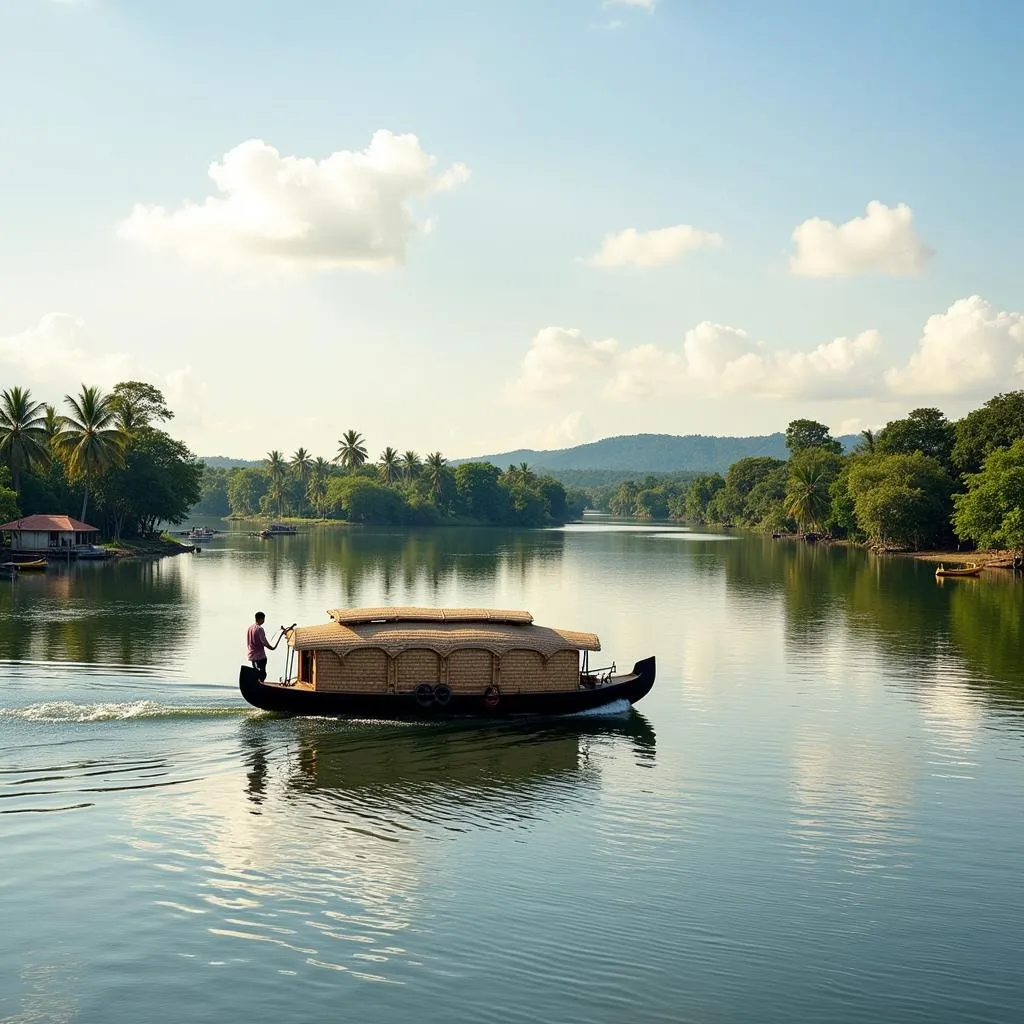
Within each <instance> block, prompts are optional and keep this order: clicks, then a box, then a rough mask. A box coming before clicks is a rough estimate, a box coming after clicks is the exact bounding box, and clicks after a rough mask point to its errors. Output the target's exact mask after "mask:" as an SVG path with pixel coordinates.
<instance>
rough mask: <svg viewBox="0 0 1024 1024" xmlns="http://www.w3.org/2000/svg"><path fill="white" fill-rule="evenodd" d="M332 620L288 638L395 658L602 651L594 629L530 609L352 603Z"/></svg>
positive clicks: (305, 645) (306, 646)
mask: <svg viewBox="0 0 1024 1024" xmlns="http://www.w3.org/2000/svg"><path fill="white" fill-rule="evenodd" d="M329 614H330V616H331V618H332V619H334V621H333V622H327V623H324V624H323V625H322V626H299V627H297V628H296V629H294V630H292V632H291V634H290V637H289V642H290V643H291V646H292V647H294V648H295V650H297V651H309V650H330V651H334V652H335V653H336V654H338V655H341V656H342V657H344V655H346V654H348V653H349V652H350V651H354V650H360V649H365V648H367V647H376V648H379V649H380V650H383V651H385V652H386V653H387V654H388V655H390V656H392V657H394V656H395V655H397V654H400V653H401V652H402V651H408V650H414V649H419V650H423V649H426V650H430V651H435V652H436V653H437V654H439V655H441V656H442V657H446V656H447V655H449V654H451V652H452V651H454V650H458V649H459V648H476V649H478V650H486V651H491V652H492V653H493V654H497V655H499V656H500V655H502V654H504V653H505V652H506V651H512V650H521V651H522V650H525V651H536V652H537V653H538V654H541V655H543V656H544V657H545V658H550V657H551V655H553V654H556V653H557V652H559V651H599V650H600V649H601V641H600V640H598V638H597V637H596V636H595V635H594V634H593V633H580V632H577V631H575V630H571V629H552V628H551V627H549V626H535V625H533V616H532V615H530V613H529V612H510V611H501V610H497V609H486V608H353V609H346V610H343V609H335V610H332V611H331V612H329Z"/></svg>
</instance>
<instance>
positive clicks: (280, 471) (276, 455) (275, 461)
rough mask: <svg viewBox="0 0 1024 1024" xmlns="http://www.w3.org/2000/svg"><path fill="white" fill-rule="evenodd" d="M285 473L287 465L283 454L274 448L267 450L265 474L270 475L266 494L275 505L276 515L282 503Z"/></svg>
mask: <svg viewBox="0 0 1024 1024" xmlns="http://www.w3.org/2000/svg"><path fill="white" fill-rule="evenodd" d="M287 473H288V467H287V465H286V464H285V461H284V456H283V455H282V454H281V453H280V452H279V451H278V450H277V449H276V448H274V449H273V450H272V451H269V452H267V476H269V477H270V486H269V487H268V488H267V494H268V495H269V497H270V500H271V501H272V502H273V503H274V504H275V505H277V514H278V515H281V509H282V507H283V505H284V478H285V476H286V475H287Z"/></svg>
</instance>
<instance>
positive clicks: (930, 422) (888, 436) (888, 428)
mask: <svg viewBox="0 0 1024 1024" xmlns="http://www.w3.org/2000/svg"><path fill="white" fill-rule="evenodd" d="M955 438H956V432H955V428H954V427H953V424H952V423H950V422H949V420H947V419H946V417H945V415H944V414H943V413H942V411H941V410H939V409H915V410H914V411H913V412H911V413H910V414H909V415H908V416H907V417H906V419H902V420H892V421H891V422H889V423H886V425H885V426H884V427H883V428H882V429H881V430H880V431H879V432H878V434H877V436H876V437H875V438H874V446H873V449H872V450H873V451H875V452H877V453H878V454H879V455H912V454H913V453H914V452H921V453H922V454H923V455H928V456H930V457H931V458H933V459H935V460H936V461H937V462H939V463H940V464H941V465H942V466H944V467H945V468H946V469H947V470H948V469H950V468H951V465H952V461H951V454H952V451H953V442H954V440H955Z"/></svg>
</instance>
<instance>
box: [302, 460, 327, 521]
mask: <svg viewBox="0 0 1024 1024" xmlns="http://www.w3.org/2000/svg"><path fill="white" fill-rule="evenodd" d="M296 454H298V453H296ZM330 473H331V466H330V463H329V462H328V461H327V460H326V459H323V458H320V457H319V456H318V457H317V459H316V461H315V462H314V463H313V464H312V466H311V467H310V470H309V483H308V485H307V486H306V499H307V500H308V501H309V503H310V505H312V506H313V508H314V509H315V510H316V513H317V515H318V516H320V518H321V519H322V518H323V515H324V506H325V505H326V503H327V481H328V479H329V477H330Z"/></svg>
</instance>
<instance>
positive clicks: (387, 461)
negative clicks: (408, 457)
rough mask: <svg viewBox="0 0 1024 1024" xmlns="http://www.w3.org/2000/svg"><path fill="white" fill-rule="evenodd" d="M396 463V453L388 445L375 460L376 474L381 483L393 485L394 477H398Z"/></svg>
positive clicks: (397, 461) (397, 460)
mask: <svg viewBox="0 0 1024 1024" xmlns="http://www.w3.org/2000/svg"><path fill="white" fill-rule="evenodd" d="M398 463H399V458H398V452H397V451H396V450H395V449H394V448H392V447H391V446H390V445H388V447H387V448H385V449H384V451H382V452H381V453H380V458H379V459H378V460H377V473H378V474H379V475H380V479H381V483H384V484H391V483H394V480H395V477H396V476H398Z"/></svg>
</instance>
